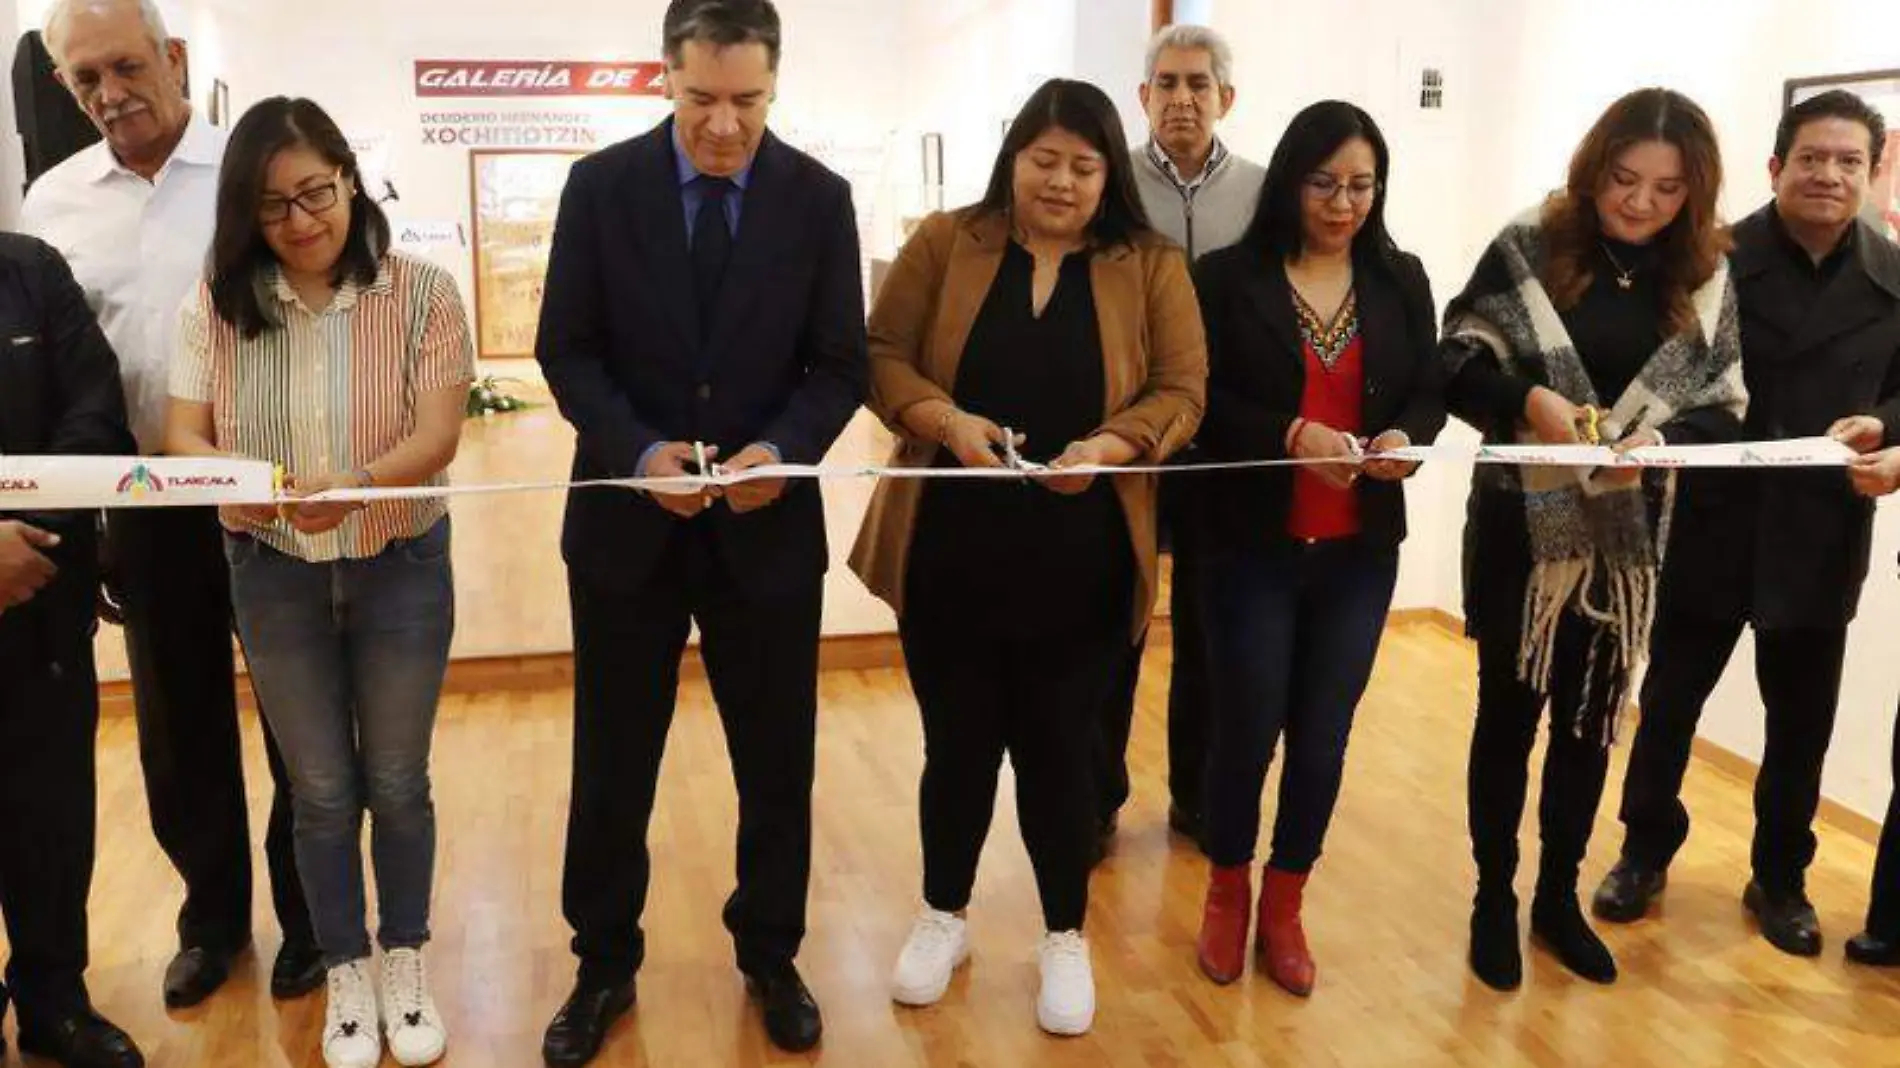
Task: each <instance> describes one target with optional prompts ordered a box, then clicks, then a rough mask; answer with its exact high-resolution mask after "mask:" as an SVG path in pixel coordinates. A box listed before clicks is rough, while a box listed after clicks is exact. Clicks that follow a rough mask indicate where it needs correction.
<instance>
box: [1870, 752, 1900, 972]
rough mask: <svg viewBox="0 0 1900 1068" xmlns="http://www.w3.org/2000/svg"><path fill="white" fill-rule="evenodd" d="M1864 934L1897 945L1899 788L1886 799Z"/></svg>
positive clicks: (1896, 757) (1896, 769) (1898, 779)
mask: <svg viewBox="0 0 1900 1068" xmlns="http://www.w3.org/2000/svg"><path fill="white" fill-rule="evenodd" d="M1897 718H1900V717H1897ZM1893 782H1895V783H1900V729H1897V730H1895V731H1894V736H1893ZM1867 931H1868V933H1870V934H1872V935H1874V936H1875V937H1876V938H1879V939H1881V940H1882V941H1886V942H1900V787H1896V788H1895V789H1894V790H1893V791H1892V793H1891V794H1890V795H1889V796H1888V799H1887V822H1886V823H1885V824H1884V825H1882V826H1881V828H1880V851H1879V852H1878V853H1876V854H1875V855H1874V886H1873V896H1872V899H1871V900H1870V901H1869V903H1868V905H1867Z"/></svg>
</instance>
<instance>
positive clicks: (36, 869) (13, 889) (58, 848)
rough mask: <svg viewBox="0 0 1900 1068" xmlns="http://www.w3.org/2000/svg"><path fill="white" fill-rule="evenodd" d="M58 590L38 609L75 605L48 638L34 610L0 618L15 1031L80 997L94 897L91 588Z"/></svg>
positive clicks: (4, 844)
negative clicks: (55, 601) (64, 601)
mask: <svg viewBox="0 0 1900 1068" xmlns="http://www.w3.org/2000/svg"><path fill="white" fill-rule="evenodd" d="M65 585H66V584H64V583H58V584H55V585H54V586H53V587H49V588H48V589H47V590H45V591H42V593H41V594H40V597H41V598H51V597H66V598H69V599H71V598H77V599H78V600H79V601H80V602H83V605H82V606H81V607H80V609H79V610H77V611H74V612H67V613H62V614H63V615H64V616H65V617H66V619H67V620H69V621H71V625H67V624H64V623H62V624H61V625H60V628H61V630H62V631H63V632H62V633H54V632H51V630H50V628H48V626H47V625H46V624H47V622H48V621H47V619H46V618H44V616H43V614H42V613H41V612H40V611H39V610H37V609H36V608H34V607H31V606H29V607H26V608H15V609H10V610H8V611H7V612H5V613H0V678H3V679H4V680H5V681H4V683H0V913H3V914H4V915H5V918H6V927H7V942H8V944H9V945H10V946H11V948H12V956H11V957H10V958H9V959H8V961H7V965H6V984H5V986H0V1014H4V1012H5V1011H6V1002H7V999H8V997H9V996H11V998H12V1000H13V1001H14V1002H15V1003H16V1004H18V1006H19V1010H20V1018H21V1020H22V1022H23V1023H24V1022H26V1021H29V1020H35V1019H40V1020H49V1021H50V1020H51V1019H54V1018H57V1017H61V1016H64V1015H67V1014H69V1013H70V1012H72V1011H74V1010H76V1009H79V1008H82V1007H84V1006H85V1004H86V1002H87V998H86V985H85V973H86V948H87V947H86V937H87V935H86V898H87V894H88V893H89V892H90V890H91V887H92V863H93V850H94V831H95V825H96V819H97V817H96V808H97V805H96V798H97V785H96V781H95V778H94V762H93V750H94V744H95V739H96V735H97V732H98V726H99V687H98V681H97V679H96V677H95V675H94V669H93V659H92V636H91V633H90V629H89V628H88V627H86V626H84V625H81V624H79V623H78V622H77V621H78V620H79V619H81V618H83V617H82V616H81V615H80V614H79V613H80V611H84V610H85V609H86V608H89V606H90V604H91V601H92V591H91V589H89V588H76V587H75V588H65V589H62V587H63V586H65Z"/></svg>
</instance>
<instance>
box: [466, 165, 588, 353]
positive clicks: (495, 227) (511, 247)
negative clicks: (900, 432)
mask: <svg viewBox="0 0 1900 1068" xmlns="http://www.w3.org/2000/svg"><path fill="white" fill-rule="evenodd" d="M581 156H582V153H579V152H562V151H559V150H544V151H488V150H479V149H478V150H475V151H472V152H470V153H469V157H468V168H469V203H470V205H471V209H472V211H471V213H472V215H473V218H474V235H473V236H474V240H473V241H472V242H471V247H472V251H473V254H474V258H475V337H476V347H477V350H478V354H479V355H480V357H481V358H482V359H484V360H494V359H519V358H525V357H531V356H533V355H534V335H535V330H536V328H537V327H538V326H539V324H540V320H541V295H542V289H543V285H544V283H545V282H546V280H547V273H548V253H549V251H550V248H551V246H552V244H553V241H554V219H555V216H556V215H557V214H558V213H559V211H560V207H561V190H562V189H563V188H565V187H566V185H567V172H568V170H569V168H571V167H573V165H574V161H576V160H578V159H580V158H581Z"/></svg>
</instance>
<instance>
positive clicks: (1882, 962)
mask: <svg viewBox="0 0 1900 1068" xmlns="http://www.w3.org/2000/svg"><path fill="white" fill-rule="evenodd" d="M1847 959H1848V960H1851V961H1853V962H1854V963H1855V964H1865V965H1867V966H1868V967H1870V968H1900V941H1895V940H1892V939H1886V938H1879V937H1877V936H1875V935H1874V934H1873V933H1872V932H1870V931H1862V932H1861V933H1859V934H1857V935H1855V936H1854V937H1852V938H1850V939H1848V940H1847Z"/></svg>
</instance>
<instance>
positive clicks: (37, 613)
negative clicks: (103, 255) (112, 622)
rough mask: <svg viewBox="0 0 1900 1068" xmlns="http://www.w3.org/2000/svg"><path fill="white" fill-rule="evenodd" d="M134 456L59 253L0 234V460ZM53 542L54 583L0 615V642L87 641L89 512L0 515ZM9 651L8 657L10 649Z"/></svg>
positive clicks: (93, 579) (114, 364) (111, 374)
mask: <svg viewBox="0 0 1900 1068" xmlns="http://www.w3.org/2000/svg"><path fill="white" fill-rule="evenodd" d="M137 452H138V445H137V443H136V442H134V441H133V439H132V431H131V430H130V428H129V427H128V426H127V423H126V414H125V394H124V390H123V388H122V387H121V386H120V384H119V360H118V357H117V356H115V355H113V352H112V346H111V344H110V343H108V342H107V341H106V336H105V334H104V333H102V332H101V331H100V329H99V324H98V322H97V321H96V320H95V319H94V318H93V314H92V309H90V308H88V307H87V306H86V295H85V293H84V292H83V291H82V290H81V289H80V288H79V283H77V282H75V281H74V280H73V273H72V271H71V270H70V269H69V268H68V267H67V266H66V261H65V260H64V259H61V258H60V255H59V253H57V252H55V251H53V249H52V248H51V247H49V246H47V245H45V244H43V243H41V242H39V241H36V240H34V239H33V238H30V237H23V236H21V235H18V234H8V233H0V453H8V454H10V455H16V456H36V455H37V456H54V455H65V456H124V455H131V454H135V453H137ZM0 519H10V520H20V521H23V522H27V523H31V524H32V525H34V526H36V527H39V528H41V529H43V530H49V531H51V532H53V533H55V534H58V535H59V536H60V539H61V540H60V544H59V546H58V547H57V548H55V549H53V550H52V551H51V557H52V560H53V562H54V563H55V564H56V565H58V567H59V577H58V578H57V579H55V580H54V581H53V583H52V584H51V585H50V586H48V587H47V588H45V589H43V590H41V591H40V593H39V594H38V596H36V597H34V599H33V600H31V601H29V602H27V604H26V605H25V606H24V607H23V608H16V609H10V610H8V611H7V612H5V613H0V642H5V643H6V644H7V645H8V646H10V647H11V646H12V645H13V644H14V643H15V642H17V641H20V640H22V639H25V638H28V637H35V638H37V637H47V636H50V635H51V633H53V632H56V633H57V634H58V636H59V637H60V639H61V640H62V642H67V641H71V640H72V639H73V638H74V637H75V636H79V637H81V638H82V639H83V636H84V635H87V634H90V633H91V632H92V618H93V598H94V591H95V590H96V589H97V587H98V541H97V535H96V531H97V529H98V519H99V516H98V513H97V512H79V511H63V512H36V513H31V514H28V513H19V512H6V511H0ZM9 651H12V650H11V649H10V650H9Z"/></svg>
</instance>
